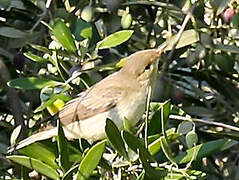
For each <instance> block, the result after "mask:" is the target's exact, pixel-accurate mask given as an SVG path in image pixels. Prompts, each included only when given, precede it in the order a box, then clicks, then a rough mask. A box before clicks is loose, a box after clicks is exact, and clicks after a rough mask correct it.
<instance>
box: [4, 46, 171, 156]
mask: <svg viewBox="0 0 239 180" xmlns="http://www.w3.org/2000/svg"><path fill="white" fill-rule="evenodd" d="M165 48H166V45H165V44H163V45H161V46H160V47H159V48H158V49H147V50H140V51H138V52H136V53H134V54H132V55H130V56H128V57H126V58H125V59H124V60H125V63H124V65H123V67H122V68H121V69H120V70H119V71H117V72H114V73H112V74H111V75H109V76H107V77H106V78H104V79H102V80H101V81H99V82H98V83H96V84H95V85H93V86H91V87H90V88H89V89H87V90H86V91H83V92H81V93H80V94H79V95H78V96H77V97H76V98H74V99H72V100H70V101H69V102H68V103H67V104H66V105H65V107H64V108H63V109H62V110H60V111H59V112H58V115H57V118H58V119H59V120H60V123H61V125H62V128H63V131H64V134H65V137H66V138H67V139H68V140H73V139H80V138H84V139H86V140H88V141H89V142H95V141H97V140H101V139H104V138H105V137H106V134H105V124H106V119H107V118H109V119H111V120H112V121H113V122H114V123H115V125H116V126H117V127H118V128H119V129H120V130H122V129H123V121H124V119H125V118H127V119H128V120H129V121H130V123H131V125H132V126H134V125H135V124H136V123H137V122H138V121H139V120H140V118H141V117H142V115H143V114H144V112H145V107H146V99H147V94H148V93H149V87H151V88H152V90H153V88H154V82H155V79H156V75H157V72H158V61H159V58H160V55H161V54H162V53H163V52H164V49H165ZM57 135H58V128H57V127H56V126H55V127H54V126H52V125H49V126H47V127H44V128H42V129H40V130H39V131H38V132H37V133H35V134H33V135H31V136H29V137H28V138H26V139H24V140H22V141H20V142H19V143H17V144H16V145H15V146H13V147H11V148H9V150H8V152H12V151H14V150H18V149H21V148H23V147H25V146H28V145H30V144H32V143H35V142H38V141H41V140H45V139H49V138H52V137H55V136H57Z"/></svg>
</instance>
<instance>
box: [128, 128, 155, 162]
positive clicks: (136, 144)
mask: <svg viewBox="0 0 239 180" xmlns="http://www.w3.org/2000/svg"><path fill="white" fill-rule="evenodd" d="M123 138H124V140H125V142H126V143H127V145H128V146H129V147H130V148H131V149H132V150H133V151H134V152H136V153H138V150H141V153H142V154H143V155H144V157H146V158H147V159H149V160H154V158H153V157H152V156H151V155H150V153H149V152H148V151H147V149H146V148H145V147H144V145H143V144H142V143H141V142H140V141H139V139H138V138H137V137H136V136H134V135H132V134H131V133H129V132H127V131H123Z"/></svg>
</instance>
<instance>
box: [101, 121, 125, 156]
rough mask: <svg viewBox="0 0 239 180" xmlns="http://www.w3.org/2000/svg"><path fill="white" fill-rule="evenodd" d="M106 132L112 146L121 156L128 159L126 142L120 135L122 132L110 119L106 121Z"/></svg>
mask: <svg viewBox="0 0 239 180" xmlns="http://www.w3.org/2000/svg"><path fill="white" fill-rule="evenodd" d="M105 132H106V135H107V138H108V140H109V141H110V143H111V144H112V146H113V147H114V148H115V150H116V151H117V152H118V153H119V154H120V155H121V156H124V157H125V158H126V159H128V156H127V153H126V150H125V146H124V141H123V139H122V137H121V135H120V131H119V130H118V128H117V126H116V125H115V124H114V122H113V121H111V120H110V119H107V120H106V126H105Z"/></svg>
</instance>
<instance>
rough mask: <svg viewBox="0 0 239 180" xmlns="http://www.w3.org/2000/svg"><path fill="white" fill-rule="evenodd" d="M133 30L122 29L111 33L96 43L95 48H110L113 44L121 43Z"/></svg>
mask: <svg viewBox="0 0 239 180" xmlns="http://www.w3.org/2000/svg"><path fill="white" fill-rule="evenodd" d="M133 33H134V31H132V30H122V31H118V32H116V33H114V34H111V35H109V36H107V37H106V38H104V39H103V40H102V41H100V42H98V43H97V48H99V49H106V48H112V47H115V46H118V45H120V44H122V43H123V42H125V41H127V40H128V39H129V38H130V37H131V36H132V34H133Z"/></svg>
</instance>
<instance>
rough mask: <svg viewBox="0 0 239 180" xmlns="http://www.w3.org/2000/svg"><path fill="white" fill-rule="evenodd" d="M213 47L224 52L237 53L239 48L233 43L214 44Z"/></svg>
mask: <svg viewBox="0 0 239 180" xmlns="http://www.w3.org/2000/svg"><path fill="white" fill-rule="evenodd" d="M213 48H214V49H218V50H221V51H225V52H231V53H236V54H239V48H238V47H237V46H235V45H224V44H215V45H214V46H213Z"/></svg>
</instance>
